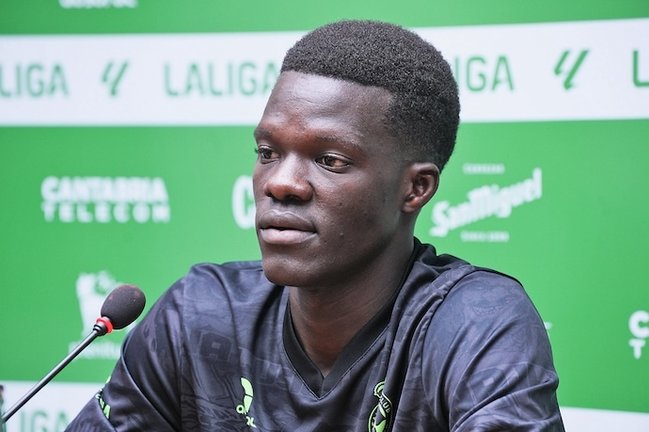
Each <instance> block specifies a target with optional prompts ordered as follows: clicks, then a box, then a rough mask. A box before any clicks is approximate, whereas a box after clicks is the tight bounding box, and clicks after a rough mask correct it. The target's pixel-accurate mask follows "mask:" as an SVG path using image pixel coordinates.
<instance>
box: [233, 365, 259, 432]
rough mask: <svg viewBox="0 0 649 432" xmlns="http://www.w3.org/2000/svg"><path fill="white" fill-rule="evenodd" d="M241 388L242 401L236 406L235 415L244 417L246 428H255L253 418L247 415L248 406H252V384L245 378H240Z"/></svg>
mask: <svg viewBox="0 0 649 432" xmlns="http://www.w3.org/2000/svg"><path fill="white" fill-rule="evenodd" d="M241 387H243V401H242V402H241V403H240V404H239V405H237V406H236V410H237V413H239V414H241V415H242V416H245V418H246V425H247V426H250V427H252V428H257V426H256V425H255V419H254V417H251V416H249V415H248V413H249V412H250V405H252V398H253V397H254V392H253V390H252V383H251V382H250V381H249V380H248V379H247V378H244V377H241Z"/></svg>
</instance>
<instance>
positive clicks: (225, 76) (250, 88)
mask: <svg viewBox="0 0 649 432" xmlns="http://www.w3.org/2000/svg"><path fill="white" fill-rule="evenodd" d="M278 76H279V66H278V65H277V64H276V63H274V62H265V63H264V62H261V63H258V62H255V61H252V60H249V61H243V62H240V63H239V62H238V63H232V62H230V63H216V62H205V63H189V64H184V65H181V66H177V65H172V64H170V63H165V65H164V83H165V92H166V94H167V96H169V97H174V98H179V97H193V96H195V97H224V96H235V95H236V96H255V95H257V96H265V95H267V94H268V93H270V90H271V89H272V88H273V86H274V85H275V81H277V77H278Z"/></svg>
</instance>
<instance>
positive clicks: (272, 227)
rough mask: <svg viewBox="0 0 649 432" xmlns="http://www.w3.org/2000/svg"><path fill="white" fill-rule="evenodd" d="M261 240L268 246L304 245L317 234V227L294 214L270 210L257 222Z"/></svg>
mask: <svg viewBox="0 0 649 432" xmlns="http://www.w3.org/2000/svg"><path fill="white" fill-rule="evenodd" d="M257 227H258V232H259V238H260V239H261V240H262V241H263V242H264V243H267V244H276V245H289V244H297V243H302V242H304V241H306V240H308V239H309V238H311V237H312V236H314V235H315V234H316V229H315V226H314V225H313V224H312V223H311V222H309V221H308V220H307V219H305V218H303V217H302V216H300V215H298V214H295V213H293V212H287V211H279V210H268V211H265V212H263V213H262V214H261V215H260V216H259V217H258V221H257Z"/></svg>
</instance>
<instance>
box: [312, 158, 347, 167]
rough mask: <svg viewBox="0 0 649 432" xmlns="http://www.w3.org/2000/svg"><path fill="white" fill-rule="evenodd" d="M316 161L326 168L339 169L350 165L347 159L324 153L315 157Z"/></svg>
mask: <svg viewBox="0 0 649 432" xmlns="http://www.w3.org/2000/svg"><path fill="white" fill-rule="evenodd" d="M316 162H317V163H319V164H320V165H323V166H325V167H326V168H334V169H341V168H345V167H348V166H349V165H350V163H349V161H347V160H345V159H342V158H340V157H339V156H333V155H324V156H320V157H319V158H318V159H316Z"/></svg>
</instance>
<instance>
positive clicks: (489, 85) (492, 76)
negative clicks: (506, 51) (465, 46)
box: [451, 55, 514, 93]
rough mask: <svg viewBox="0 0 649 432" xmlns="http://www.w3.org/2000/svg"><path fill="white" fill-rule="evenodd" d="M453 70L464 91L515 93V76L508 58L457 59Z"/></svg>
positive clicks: (452, 63) (474, 57)
mask: <svg viewBox="0 0 649 432" xmlns="http://www.w3.org/2000/svg"><path fill="white" fill-rule="evenodd" d="M451 68H452V70H453V76H454V77H455V80H456V81H457V84H458V87H460V88H461V89H462V90H468V91H470V92H472V93H483V92H497V91H499V90H502V91H508V92H512V91H514V76H513V74H512V68H511V66H510V61H509V59H508V58H507V56H504V55H499V56H495V57H489V56H484V55H471V56H467V57H455V58H454V59H453V61H452V62H451Z"/></svg>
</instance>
